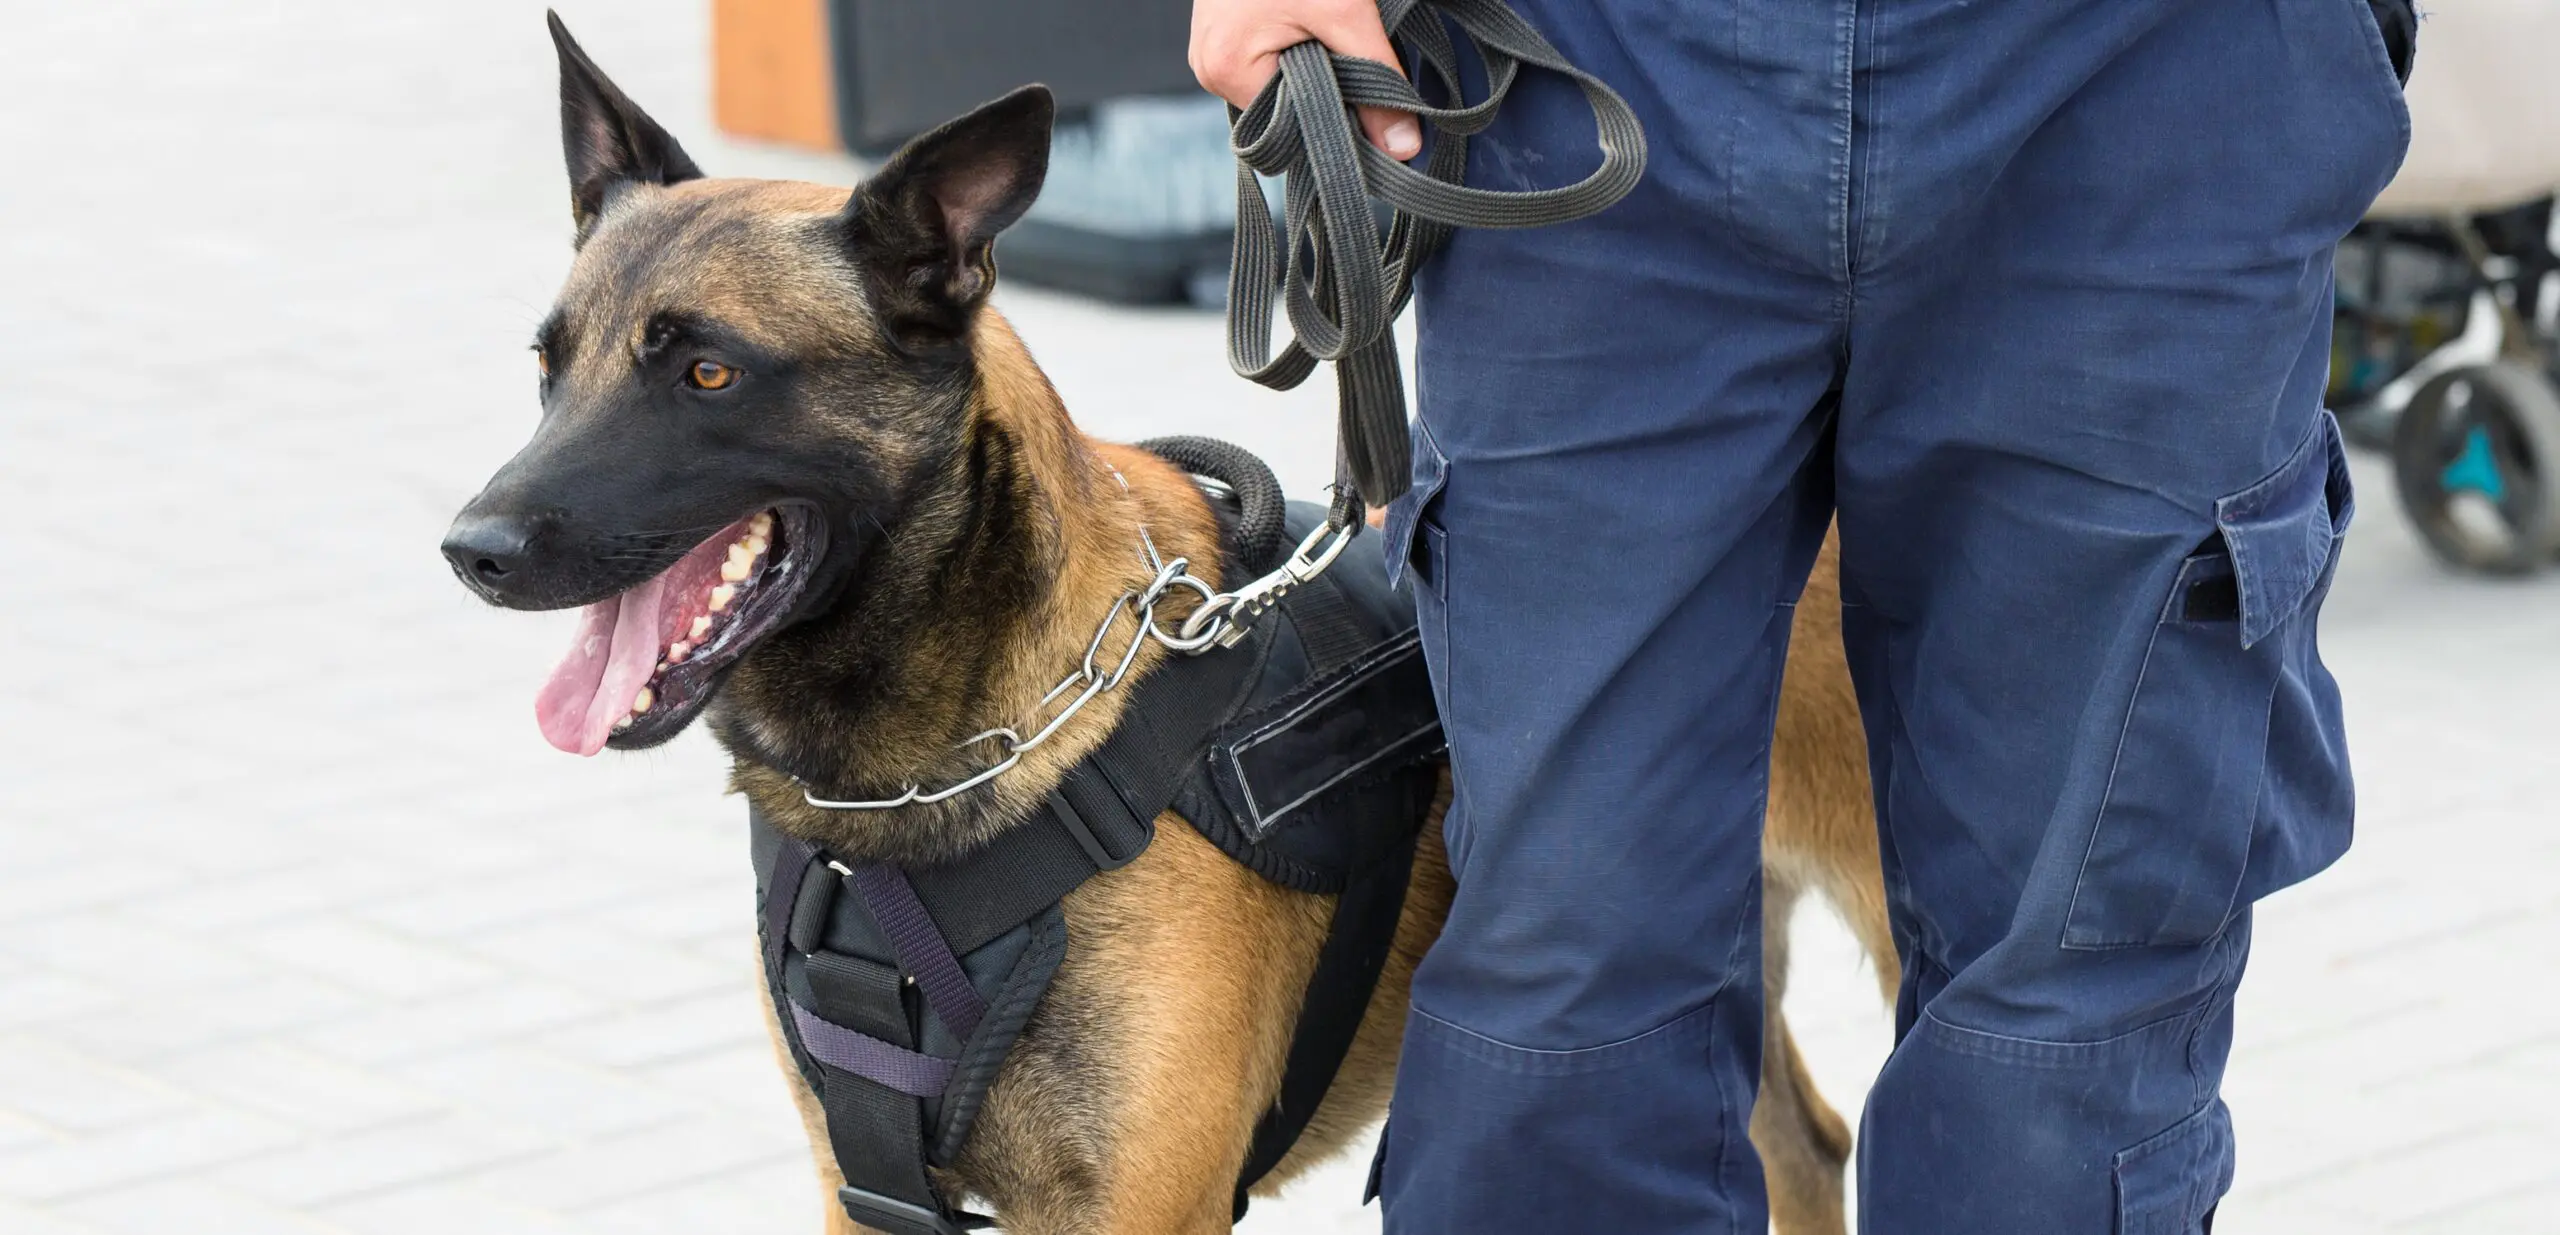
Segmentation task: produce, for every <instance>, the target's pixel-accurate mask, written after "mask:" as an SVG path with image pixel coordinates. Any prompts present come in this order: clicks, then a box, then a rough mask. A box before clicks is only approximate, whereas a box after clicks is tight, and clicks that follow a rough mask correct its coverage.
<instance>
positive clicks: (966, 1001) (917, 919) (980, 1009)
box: [847, 862, 987, 1039]
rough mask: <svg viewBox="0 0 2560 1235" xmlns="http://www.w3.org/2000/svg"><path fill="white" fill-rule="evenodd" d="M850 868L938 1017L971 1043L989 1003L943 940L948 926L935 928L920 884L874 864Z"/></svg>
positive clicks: (866, 901) (874, 915) (864, 899)
mask: <svg viewBox="0 0 2560 1235" xmlns="http://www.w3.org/2000/svg"><path fill="white" fill-rule="evenodd" d="M847 870H848V873H849V875H850V877H851V878H852V880H853V890H854V891H856V892H858V893H860V894H861V895H862V903H863V904H864V905H865V906H866V907H868V908H869V909H870V910H871V919H872V920H873V921H875V922H878V923H879V924H880V929H881V931H882V932H883V933H885V934H887V935H888V936H889V946H890V947H891V948H892V949H894V950H895V951H896V952H897V954H898V964H899V966H900V967H901V968H904V969H905V970H906V971H907V972H908V973H911V974H914V975H915V979H916V985H917V986H919V987H922V988H923V989H924V998H925V1002H926V1003H928V1004H930V1005H932V1007H933V1011H934V1015H936V1016H939V1017H941V1018H942V1023H943V1024H944V1025H945V1026H946V1027H948V1028H949V1029H950V1030H951V1033H952V1036H953V1037H957V1038H961V1039H966V1038H968V1036H969V1035H971V1034H973V1033H976V1032H978V1022H979V1021H982V1020H985V1019H986V1016H987V1001H986V1000H984V999H982V998H980V997H979V996H978V988H977V987H975V986H972V985H970V984H969V975H968V974H967V973H966V972H963V971H962V970H961V968H960V958H959V957H957V956H954V955H952V954H951V941H950V940H948V939H945V938H943V937H942V928H941V927H939V926H936V925H934V924H933V916H932V915H931V914H928V913H926V912H925V910H924V902H923V901H920V900H917V899H916V889H915V885H914V884H911V883H908V882H907V876H906V874H905V872H903V871H899V870H897V869H895V868H894V867H887V866H880V865H876V864H874V863H870V862H865V863H862V864H861V865H858V866H853V867H849V868H847Z"/></svg>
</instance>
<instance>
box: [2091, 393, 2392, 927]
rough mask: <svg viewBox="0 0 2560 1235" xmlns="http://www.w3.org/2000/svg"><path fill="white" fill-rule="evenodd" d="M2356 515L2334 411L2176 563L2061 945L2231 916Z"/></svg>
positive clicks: (2218, 510) (2208, 923) (2213, 923)
mask: <svg viewBox="0 0 2560 1235" xmlns="http://www.w3.org/2000/svg"><path fill="white" fill-rule="evenodd" d="M2354 509H2355V505H2354V497H2353V494H2352V490H2351V488H2350V485H2349V481H2348V479H2347V465H2346V454H2345V449H2344V447H2343V445H2342V444H2341V442H2340V440H2339V437H2338V427H2337V421H2336V420H2335V419H2334V418H2333V417H2331V416H2330V415H2329V414H2328V413H2327V412H2322V413H2321V414H2320V417H2319V422H2318V424H2317V425H2315V426H2314V428H2313V431H2312V434H2311V436H2310V437H2309V438H2308V439H2306V440H2305V441H2304V442H2303V444H2302V445H2301V447H2300V448H2298V449H2296V450H2295V451H2294V454H2293V457H2292V458H2290V459H2288V460H2286V461H2285V463H2284V465H2283V466H2282V467H2279V468H2277V469H2276V470H2275V472H2274V473H2273V474H2271V475H2269V476H2267V477H2266V478H2265V479H2263V480H2260V481H2258V482H2257V483H2256V484H2253V485H2251V486H2249V487H2248V488H2246V489H2243V490H2241V491H2240V492H2238V493H2234V494H2232V495H2231V496H2229V497H2226V498H2223V499H2222V500H2221V501H2219V502H2216V503H2215V504H2214V535H2213V537H2212V538H2211V539H2210V540H2208V541H2207V542H2206V544H2205V546H2204V547H2203V548H2202V549H2201V550H2199V551H2198V552H2196V553H2194V554H2192V555H2190V556H2188V557H2187V559H2186V560H2185V561H2184V562H2182V563H2181V564H2180V565H2179V568H2178V574H2177V580H2176V583H2175V584H2174V585H2173V586H2172V587H2171V588H2170V589H2169V595H2168V596H2167V598H2166V599H2165V601H2164V602H2163V604H2162V607H2161V610H2160V615H2159V620H2158V623H2157V624H2156V625H2155V626H2154V627H2153V629H2152V634H2151V646H2150V649H2149V651H2148V652H2147V653H2146V654H2145V656H2144V659H2143V665H2142V674H2141V677H2140V678H2139V679H2138V681H2137V683H2136V685H2135V687H2134V695H2133V703H2132V707H2131V708H2130V709H2129V710H2128V712H2127V714H2126V718H2125V727H2124V732H2123V734H2122V737H2121V738H2120V740H2119V741H2118V743H2117V746H2116V752H2115V760H2114V767H2113V770H2112V771H2111V773H2110V775H2109V777H2108V781H2107V790H2106V796H2105V799H2104V801H2103V802H2102V803H2101V805H2100V806H2099V808H2098V821H2097V831H2096V834H2095V835H2093V836H2092V837H2091V838H2090V841H2089V850H2088V853H2087V855H2086V857H2085V858H2084V859H2083V860H2082V862H2081V867H2080V875H2079V882H2078V884H2077V885H2076V886H2075V887H2074V889H2073V892H2072V898H2071V910H2070V914H2069V916H2068V917H2067V919H2066V920H2065V922H2064V925H2063V932H2062V944H2063V946H2064V947H2066V948H2079V949H2100V948H2128V947H2152V946H2174V945H2183V944H2195V943H2202V942H2204V941H2205V940H2208V939H2211V938H2213V937H2214V936H2215V935H2216V934H2219V933H2220V932H2221V930H2222V927H2223V924H2224V923H2225V922H2227V921H2228V920H2229V919H2230V917H2231V914H2232V912H2233V910H2234V908H2235V901H2236V900H2237V899H2238V894H2239V889H2240V884H2241V879H2242V876H2243V874H2244V873H2245V871H2246V868H2247V866H2248V859H2249V847H2250V843H2251V838H2252V835H2253V833H2254V831H2255V828H2256V821H2257V816H2258V812H2259V788H2260V782H2261V779H2262V778H2263V775H2264V773H2265V770H2266V764H2267V747H2268V742H2269V738H2270V735H2269V732H2268V724H2269V718H2270V717H2271V716H2272V715H2274V714H2275V709H2274V707H2273V704H2274V700H2275V695H2276V690H2277V687H2278V686H2279V685H2280V684H2281V683H2282V681H2283V680H2284V677H2285V675H2286V673H2287V672H2288V667H2289V666H2291V665H2293V664H2294V663H2296V662H2297V659H2298V657H2299V655H2300V654H2301V653H2302V652H2304V651H2307V648H2304V647H2300V646H2298V645H2305V644H2307V641H2309V640H2310V639H2311V637H2312V632H2311V627H2312V616H2313V615H2314V614H2316V612H2317V610H2318V608H2319V603H2320V598H2321V597H2322V596H2323V595H2324V594H2325V593H2326V592H2327V591H2328V587H2329V580H2330V578H2331V576H2332V575H2333V573H2334V572H2335V571H2336V568H2337V558H2338V545H2339V541H2340V540H2341V538H2342V537H2344V535H2345V534H2346V528H2347V522H2348V520H2349V519H2350V518H2352V517H2353V514H2354ZM2286 715H2287V717H2288V723H2304V722H2302V721H2301V720H2300V719H2299V718H2294V717H2293V716H2292V713H2290V712H2288V713H2287V714H2286ZM2313 723H2316V722H2313Z"/></svg>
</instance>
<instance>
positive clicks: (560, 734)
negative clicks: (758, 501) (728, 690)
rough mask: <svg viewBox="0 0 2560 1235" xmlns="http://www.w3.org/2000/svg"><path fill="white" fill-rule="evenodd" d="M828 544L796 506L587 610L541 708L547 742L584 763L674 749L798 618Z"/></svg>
mask: <svg viewBox="0 0 2560 1235" xmlns="http://www.w3.org/2000/svg"><path fill="white" fill-rule="evenodd" d="M821 539H822V535H821V533H820V532H819V531H818V522H817V520H816V518H815V517H813V516H812V515H811V514H810V513H809V512H808V511H806V510H804V509H802V508H801V507H799V506H796V505H786V506H783V507H781V508H779V509H775V510H764V511H758V512H757V513H755V514H753V515H750V516H748V517H746V518H744V519H740V520H738V521H737V522H736V523H733V524H730V525H729V526H728V527H726V528H723V529H721V531H720V532H719V534H717V535H715V536H713V537H712V538H711V539H709V540H706V541H704V542H702V543H701V544H700V545H698V546H696V547H695V548H694V549H693V550H692V551H690V552H688V553H686V554H685V555H684V556H683V557H681V558H679V559H677V560H676V563H675V565H673V566H669V567H668V568H667V569H666V570H664V571H662V572H660V573H659V574H658V575H657V577H655V578H652V579H650V580H649V581H648V582H645V583H642V584H640V585H639V586H637V587H634V588H632V589H631V590H629V591H627V592H623V593H621V594H620V595H617V596H609V597H606V598H605V599H603V600H600V601H597V602H595V603H594V604H591V605H588V606H587V607H586V609H585V610H584V611H583V612H582V613H581V614H580V615H579V619H578V634H577V637H576V638H575V639H573V640H572V641H571V642H570V644H569V653H568V655H567V656H564V657H562V658H561V661H560V667H559V668H557V669H554V670H552V671H551V680H550V681H548V682H545V683H543V686H542V693H541V694H539V695H537V696H535V698H534V703H533V707H534V717H535V719H536V720H537V721H539V722H540V723H541V725H542V736H543V737H545V738H548V739H550V742H551V744H552V745H553V746H557V747H559V748H560V749H562V750H565V751H568V752H570V753H571V754H578V755H592V754H594V753H596V752H597V751H600V750H603V749H604V748H605V747H606V746H608V745H610V746H614V747H617V748H622V749H637V748H640V747H646V746H654V745H657V744H658V743H660V742H663V741H665V740H667V739H668V738H671V737H674V736H675V735H676V734H677V733H679V732H681V731H682V730H683V729H684V727H685V725H686V724H687V723H688V722H690V721H691V720H692V719H693V716H694V713H696V712H698V711H700V710H701V709H702V705H703V704H704V703H706V702H708V701H709V700H710V698H711V693H712V688H713V687H715V686H717V685H718V684H719V678H720V674H721V672H722V671H723V670H725V669H726V668H728V667H729V666H730V665H732V664H734V663H736V662H737V659H738V657H739V656H741V655H743V654H744V653H745V652H746V650H747V648H748V647H750V646H751V645H753V644H754V643H755V641H756V640H758V639H760V638H762V637H764V636H765V635H766V634H768V633H771V632H772V631H773V630H774V629H775V628H776V627H778V626H780V625H781V624H782V622H783V620H784V619H785V618H787V617H789V616H790V614H791V611H792V609H793V608H795V607H796V605H797V602H798V601H799V598H800V594H801V592H802V591H803V590H804V589H805V588H806V586H807V584H808V579H809V570H808V566H807V565H806V563H809V562H814V561H815V560H816V559H815V557H814V554H815V553H816V552H817V551H818V550H819V549H820V548H821V546H820V545H819V544H818V541H819V540H821Z"/></svg>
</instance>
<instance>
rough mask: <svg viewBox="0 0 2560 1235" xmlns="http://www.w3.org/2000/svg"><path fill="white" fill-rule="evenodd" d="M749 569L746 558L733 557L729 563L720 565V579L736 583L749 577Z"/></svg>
mask: <svg viewBox="0 0 2560 1235" xmlns="http://www.w3.org/2000/svg"><path fill="white" fill-rule="evenodd" d="M747 568H748V562H747V560H746V559H745V558H741V557H733V558H730V559H729V560H728V561H725V562H722V563H720V577H721V578H722V579H725V580H727V581H729V582H731V583H736V582H738V581H740V580H742V579H744V578H746V577H747Z"/></svg>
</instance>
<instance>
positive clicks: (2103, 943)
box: [1836, 0, 2406, 1235]
mask: <svg viewBox="0 0 2560 1235" xmlns="http://www.w3.org/2000/svg"><path fill="white" fill-rule="evenodd" d="M1986 9H1995V10H2000V11H1997V12H1986V11H1984V10H1986ZM1872 20H1873V23H1874V25H1873V28H1872V29H1871V30H1870V31H1869V32H1868V33H1869V34H1870V35H1871V37H1869V38H1867V39H1865V40H1863V41H1862V51H1861V67H1862V78H1861V80H1862V96H1861V97H1862V107H1863V108H1864V110H1863V111H1862V113H1861V116H1860V127H1859V129H1858V132H1857V139H1858V142H1859V143H1860V155H1859V157H1860V170H1859V175H1860V182H1859V183H1860V185H1861V189H1862V193H1863V194H1864V197H1863V200H1862V202H1861V210H1860V214H1861V217H1860V222H1859V226H1858V228H1857V231H1856V241H1857V245H1858V252H1857V272H1858V273H1857V283H1856V288H1857V294H1856V300H1855V303H1854V306H1853V309H1852V321H1853V325H1852V328H1851V333H1850V349H1849V351H1850V362H1849V367H1848V376H1847V380H1846V383H1845V386H1844V390H1843V396H1842V411H1841V417H1840V425H1839V440H1838V456H1837V466H1836V482H1837V485H1838V491H1839V512H1840V522H1841V535H1842V552H1843V557H1842V562H1843V586H1844V593H1845V595H1846V597H1847V599H1848V601H1849V604H1850V608H1849V611H1848V613H1847V621H1846V633H1847V637H1848V640H1849V644H1850V655H1851V662H1852V666H1853V669H1854V671H1855V673H1856V676H1857V679H1858V685H1859V691H1860V699H1861V706H1862V709H1863V710H1864V712H1865V718H1866V721H1867V724H1868V726H1869V737H1870V748H1871V763H1872V767H1873V772H1874V779H1875V789H1876V802H1877V806H1878V811H1879V814H1880V816H1881V819H1882V826H1883V830H1884V831H1883V839H1884V842H1885V854H1886V866H1887V880H1888V890H1889V892H1890V893H1891V895H1892V899H1893V902H1894V920H1895V928H1896V933H1897V936H1898V939H1899V941H1900V943H1901V945H1902V947H1903V950H1904V953H1905V973H1906V978H1905V983H1904V989H1903V991H1902V999H1901V1006H1900V1009H1899V1015H1898V1017H1897V1020H1898V1024H1899V1029H1900V1031H1901V1032H1900V1038H1899V1041H1898V1044H1897V1046H1896V1048H1895V1050H1894V1053H1893V1055H1892V1057H1891V1059H1890V1060H1889V1062H1888V1063H1887V1064H1886V1066H1885V1068H1884V1070H1883V1073H1882V1074H1881V1075H1880V1076H1879V1077H1878V1079H1877V1083H1876V1085H1875V1088H1874V1090H1873V1091H1872V1094H1871V1096H1870V1098H1869V1101H1868V1105H1867V1111H1866V1118H1865V1123H1864V1136H1863V1139H1862V1143H1861V1150H1860V1176H1859V1179H1860V1189H1859V1201H1860V1208H1861V1210H1862V1221H1861V1229H1862V1230H1865V1231H1868V1232H1873V1233H1875V1235H1902V1233H1905V1232H1913V1233H1928V1235H1941V1233H1948V1232H1968V1233H1973V1232H1985V1233H1993V1232H2000V1233H2005V1232H2015V1233H2018V1235H2044V1233H2047V1232H2056V1231H2074V1232H2080V1231H2088V1232H2097V1231H2108V1230H2115V1231H2120V1232H2139V1233H2152V1232H2159V1233H2164V1235H2167V1233H2180V1232H2190V1231H2195V1230H2198V1229H2200V1228H2201V1227H2202V1226H2203V1224H2204V1223H2206V1222H2207V1221H2208V1219H2209V1214H2210V1211H2211V1208H2212V1206H2213V1204H2214V1203H2215V1201H2216V1200H2217V1199H2218V1198H2219V1197H2220V1196H2221V1194H2222V1192H2223V1191H2224V1189H2225V1188H2227V1187H2228V1185H2229V1182H2230V1179H2231V1172H2232V1169H2233V1162H2234V1153H2233V1145H2232V1137H2231V1129H2230V1122H2229V1117H2228V1114H2227V1112H2226V1111H2225V1110H2224V1108H2223V1106H2222V1104H2221V1101H2220V1099H2219V1097H2218V1094H2219V1088H2220V1081H2221V1074H2222V1067H2223V1062H2224V1059H2225V1056H2226V1054H2227V1051H2228V1048H2229V1044H2230V1034H2231V1018H2232V997H2233V992H2234V989H2235V987H2236V985H2237V983H2238V981H2239V976H2240V971H2241V968H2242V965H2243V962H2244V958H2245V955H2246V952H2247V944H2248V934H2249V932H2248V923H2249V915H2248V905H2249V904H2250V902H2251V901H2252V900H2253V899H2255V898H2256V897H2257V896H2260V895H2262V894H2264V893H2266V892H2268V891H2271V890H2273V889H2275V888H2278V887H2282V886H2284V885H2286V884H2288V883H2291V882H2294V881H2296V880H2299V879H2301V878H2304V877H2307V876H2308V875H2309V874H2311V873H2312V872H2314V871H2316V870H2317V869H2319V868H2320V867H2321V866H2323V865H2325V864H2326V863H2327V862H2329V861H2331V860H2333V859H2334V858H2335V857H2336V855H2337V854H2338V853H2339V852H2340V851H2341V850H2343V848H2344V847H2345V844H2346V840H2347V834H2348V827H2349V817H2350V814H2351V795H2350V790H2349V785H2348V777H2347V768H2346V761H2345V753H2344V750H2343V747H2342V744H2341V724H2340V716H2339V702H2338V697H2337V691H2336V687H2335V684H2334V683H2333V682H2332V681H2331V679H2330V677H2329V675H2328V673H2327V672H2326V670H2325V669H2324V668H2323V667H2322V666H2321V663H2320V659H2319V654H2318V649H2317V646H2316V641H2315V629H2316V623H2317V618H2318V612H2319V605H2320V600H2321V598H2322V596H2323V594H2324V593H2325V591H2326V588H2327V584H2328V580H2329V577H2330V572H2331V571H2332V570H2333V569H2334V567H2335V563H2336V554H2337V547H2338V536H2339V534H2340V533H2342V532H2343V530H2344V525H2345V522H2346V519H2347V517H2348V515H2349V513H2350V509H2351V505H2350V497H2349V493H2348V484H2347V479H2346V474H2345V469H2344V464H2343V459H2342V457H2341V456H2340V453H2339V444H2338V441H2337V437H2336V432H2335V426H2334V423H2333V422H2332V421H2331V420H2330V419H2329V417H2328V416H2327V414H2326V413H2325V412H2323V411H2322V410H2321V408H2320V395H2321V392H2322V389H2323V387H2324V385H2325V378H2326V370H2327V364H2328V315H2329V312H2330V295H2329V264H2330V258H2331V251H2332V246H2333V245H2334V243H2335V241H2336V239H2337V238H2338V236H2339V235H2340V234H2342V233H2343V232H2344V231H2345V230H2346V228H2347V227H2349V226H2350V225H2352V224H2353V223H2354V222H2355V220H2356V219H2357V217H2358V216H2359V215H2360V214H2361V213H2362V211H2363V209H2364V207H2365V205H2366V204H2367V203H2368V202H2370V201H2371V199H2372V197H2373V195H2374V193H2375V192H2377V191H2378V190H2379V188H2380V187H2381V185H2382V183H2383V182H2384V180H2386V179H2387V177H2388V175H2389V174H2390V172H2391V170H2392V168H2393V166H2394V165H2395V164H2396V161H2397V158H2398V154H2399V150H2400V148H2401V146H2402V144H2403V143H2404V142H2405V135H2406V115H2405V112H2404V111H2403V110H2402V109H2401V105H2400V102H2399V98H2398V94H2397V88H2396V85H2395V84H2394V83H2392V81H2391V79H2390V76H2389V72H2390V71H2389V69H2388V67H2387V65H2385V64H2384V63H2383V62H2382V60H2381V56H2380V49H2379V46H2378V42H2377V41H2376V38H2375V34H2374V31H2373V30H2372V28H2371V25H2370V22H2371V19H2370V17H2369V15H2368V14H2367V12H2366V5H2365V2H2364V0H2258V2H2255V3H2248V4H2221V3H2157V4H2126V3H2105V4H2056V5H2051V6H2025V7H2010V8H2006V9H2002V8H2001V6H1979V5H1975V6H1965V5H1959V4H1954V3H1947V4H1943V5H1940V4H1930V3H1914V4H1909V5H1878V6H1873V18H1872ZM1986 61H1989V62H1998V63H2006V64H2013V65H2016V66H2018V71H2017V72H2015V73H2009V74H2001V75H1997V76H1995V77H1993V78H1991V79H1990V80H1989V81H1988V82H1986V80H1985V78H1984V75H1983V74H1982V73H1981V71H1980V65H1981V64H1982V63H1984V62H1986ZM1959 84H1961V85H1965V86H1967V87H1968V89H1966V90H1958V89H1955V88H1954V87H1955V86H1956V85H1959Z"/></svg>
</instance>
